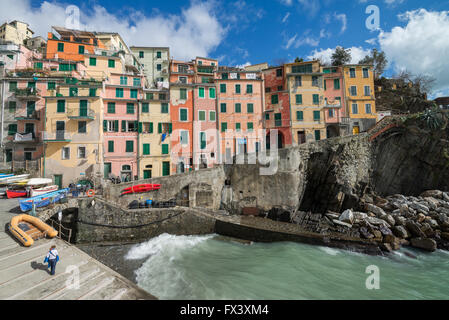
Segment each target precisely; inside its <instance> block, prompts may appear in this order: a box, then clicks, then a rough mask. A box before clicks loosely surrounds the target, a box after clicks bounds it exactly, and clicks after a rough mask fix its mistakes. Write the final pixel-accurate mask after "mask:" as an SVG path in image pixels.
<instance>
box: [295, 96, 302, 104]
mask: <svg viewBox="0 0 449 320" xmlns="http://www.w3.org/2000/svg"><path fill="white" fill-rule="evenodd" d="M296 104H302V94H297V95H296Z"/></svg>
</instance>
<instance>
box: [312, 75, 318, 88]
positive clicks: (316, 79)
mask: <svg viewBox="0 0 449 320" xmlns="http://www.w3.org/2000/svg"><path fill="white" fill-rule="evenodd" d="M312 86H314V87H318V76H312Z"/></svg>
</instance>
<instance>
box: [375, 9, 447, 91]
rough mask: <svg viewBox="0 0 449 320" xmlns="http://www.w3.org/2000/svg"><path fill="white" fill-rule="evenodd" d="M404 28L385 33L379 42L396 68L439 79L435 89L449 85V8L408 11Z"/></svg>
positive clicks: (442, 88)
mask: <svg viewBox="0 0 449 320" xmlns="http://www.w3.org/2000/svg"><path fill="white" fill-rule="evenodd" d="M401 18H402V19H403V20H405V21H407V25H406V26H404V27H395V28H393V29H392V30H391V31H390V32H381V33H380V35H379V44H380V47H381V49H382V50H383V51H384V52H385V54H386V55H387V58H388V60H389V61H390V63H393V65H394V68H395V69H396V71H399V70H403V69H407V70H409V71H411V72H412V73H414V74H426V75H429V76H432V77H434V78H435V79H436V80H437V81H436V84H435V86H434V89H435V90H444V89H447V88H449V72H448V70H449V42H448V40H447V39H449V11H441V12H435V11H427V10H425V9H420V10H415V11H408V12H406V13H405V14H404V15H401Z"/></svg>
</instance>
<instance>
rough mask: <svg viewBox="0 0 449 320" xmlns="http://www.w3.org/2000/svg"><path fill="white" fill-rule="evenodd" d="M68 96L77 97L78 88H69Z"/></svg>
mask: <svg viewBox="0 0 449 320" xmlns="http://www.w3.org/2000/svg"><path fill="white" fill-rule="evenodd" d="M69 96H70V97H77V96H78V88H76V87H71V88H69Z"/></svg>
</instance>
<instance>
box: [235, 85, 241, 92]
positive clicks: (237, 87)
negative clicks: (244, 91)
mask: <svg viewBox="0 0 449 320" xmlns="http://www.w3.org/2000/svg"><path fill="white" fill-rule="evenodd" d="M235 93H240V85H239V84H236V85H235Z"/></svg>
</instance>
